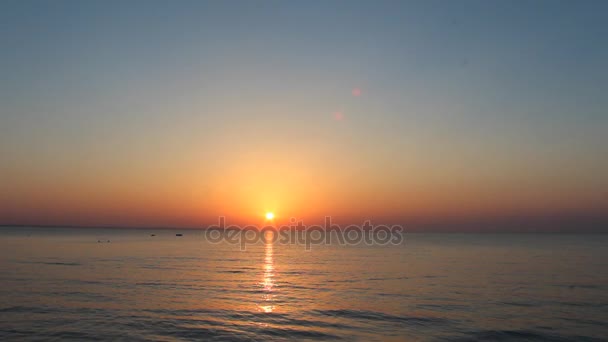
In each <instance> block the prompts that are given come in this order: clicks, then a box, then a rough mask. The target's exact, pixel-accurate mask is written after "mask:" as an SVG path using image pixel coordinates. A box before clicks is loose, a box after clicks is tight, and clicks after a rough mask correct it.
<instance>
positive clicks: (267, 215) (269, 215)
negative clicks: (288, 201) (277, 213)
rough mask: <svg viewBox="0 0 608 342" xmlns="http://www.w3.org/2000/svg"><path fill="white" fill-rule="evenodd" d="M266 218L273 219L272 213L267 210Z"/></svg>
mask: <svg viewBox="0 0 608 342" xmlns="http://www.w3.org/2000/svg"><path fill="white" fill-rule="evenodd" d="M266 219H267V220H272V219H274V213H271V212H267V213H266Z"/></svg>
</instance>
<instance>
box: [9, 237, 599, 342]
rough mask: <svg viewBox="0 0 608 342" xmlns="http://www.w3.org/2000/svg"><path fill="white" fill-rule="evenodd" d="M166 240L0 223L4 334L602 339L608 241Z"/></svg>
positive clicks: (180, 337) (154, 337) (167, 338)
mask: <svg viewBox="0 0 608 342" xmlns="http://www.w3.org/2000/svg"><path fill="white" fill-rule="evenodd" d="M175 233H176V231H172V230H156V231H152V230H92V229H88V230H82V229H81V230H78V229H49V228H47V229H33V228H3V229H0V284H1V286H0V340H3V341H7V340H16V341H27V340H52V339H72V340H93V339H106V340H117V339H122V340H130V341H131V340H133V341H137V340H142V341H182V340H237V341H238V340H243V341H250V340H260V341H268V340H287V339H298V340H314V341H317V340H346V341H351V340H361V341H372V340H379V341H404V340H480V339H481V340H550V341H554V340H558V341H560V340H603V339H605V338H607V337H608V325H607V321H608V248H607V247H608V236H606V235H532V234H529V235H509V234H502V235H472V234H450V235H447V234H428V235H421V234H409V235H407V234H406V240H405V243H404V244H403V245H399V246H388V247H382V246H336V245H331V246H313V249H312V250H311V251H306V250H305V249H304V247H303V246H286V245H279V244H274V245H273V244H263V243H261V244H258V245H254V246H248V248H247V250H246V251H240V249H239V246H235V245H229V244H211V243H207V242H205V240H204V239H203V235H202V234H203V233H202V232H201V231H180V233H183V234H184V236H182V237H177V236H175ZM150 234H156V236H151V235H150ZM108 240H109V242H108ZM98 241H101V242H98Z"/></svg>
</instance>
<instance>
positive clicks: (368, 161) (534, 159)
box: [0, 1, 608, 223]
mask: <svg viewBox="0 0 608 342" xmlns="http://www.w3.org/2000/svg"><path fill="white" fill-rule="evenodd" d="M0 7H1V10H0V23H1V24H0V25H1V26H0V46H2V51H1V52H0V75H1V77H0V119H1V120H2V124H1V125H0V158H1V159H2V164H4V165H7V169H8V170H7V171H8V172H7V174H8V175H9V176H7V180H8V182H7V184H9V183H10V184H11V185H9V186H7V187H8V190H7V191H5V194H7V195H5V196H6V198H4V200H5V201H10V198H21V201H20V202H19V204H14V208H13V209H10V210H6V212H5V213H4V216H5V217H7V220H9V218H10V220H14V221H19V220H20V219H21V218H22V216H23V215H25V214H23V213H27V212H29V211H31V209H32V208H31V207H30V206H31V205H29V204H28V203H33V202H32V200H31V199H32V198H33V197H36V198H38V197H37V196H39V195H40V194H37V192H36V191H35V190H32V189H34V188H45V187H51V188H53V189H55V188H54V185H53V184H59V183H61V184H64V183H62V182H65V183H66V184H67V185H69V184H71V185H72V187H73V190H72V191H76V192H78V191H79V190H78V189H82V188H83V187H85V188H86V186H91V187H92V188H91V189H90V190H89V191H90V192H95V191H96V190H94V189H95V188H94V187H93V186H92V184H94V183H99V182H101V183H103V184H108V186H110V187H112V186H114V187H116V188H117V189H118V188H120V187H121V185H120V184H121V183H120V182H119V181H118V180H117V178H120V177H118V176H116V175H115V174H113V173H114V172H116V173H117V174H122V175H124V174H133V177H134V178H138V177H141V175H142V174H144V173H150V174H151V175H150V176H149V177H150V180H149V182H144V183H142V185H141V187H142V188H145V187H149V186H152V184H158V183H159V182H160V183H163V179H165V178H163V177H166V178H170V179H172V178H175V177H178V176H177V175H178V174H180V172H183V170H184V169H189V170H196V172H197V174H199V175H200V177H201V178H204V179H208V180H209V181H208V182H207V183H206V182H204V181H203V182H202V183H203V184H199V185H197V186H200V189H209V188H210V187H211V188H213V187H214V185H213V184H222V188H226V187H228V188H229V187H230V186H231V185H230V184H236V183H238V184H240V183H239V182H233V181H229V180H226V179H222V178H221V177H220V176H219V175H215V174H212V173H213V172H212V171H208V169H205V168H203V167H202V165H208V164H211V163H215V164H217V163H218V161H219V163H222V165H226V166H225V167H226V168H228V169H232V168H242V169H244V170H249V169H251V168H255V165H254V164H251V165H250V164H248V163H251V162H247V161H246V160H248V159H247V158H248V157H247V156H248V155H251V156H258V155H259V154H263V153H266V151H267V152H268V154H270V155H271V156H272V157H271V159H272V161H273V163H278V164H283V163H284V164H288V161H289V162H294V161H297V162H299V163H303V164H307V165H308V164H315V163H321V164H324V166H323V167H321V166H320V167H319V168H318V169H314V171H313V170H312V169H311V170H309V172H304V171H302V174H303V175H302V177H318V179H320V181H319V183H320V184H321V185H322V186H324V187H325V188H327V189H329V188H331V185H330V184H336V183H338V185H336V188H335V189H334V190H331V191H330V190H328V191H329V192H330V193H323V195H324V196H325V195H327V197H328V198H332V199H334V200H335V201H336V202H340V201H342V200H344V198H343V197H344V196H346V197H351V196H353V194H352V193H350V192H349V191H350V190H348V191H346V190H344V189H346V188H349V189H351V188H353V187H354V188H357V187H360V189H359V190H358V191H355V192H354V194H360V195H361V197H369V196H380V197H382V198H386V201H387V203H388V204H387V207H390V208H391V210H388V209H387V210H380V211H379V212H378V215H379V216H380V217H389V216H390V217H395V216H399V215H400V214H399V213H402V212H409V211H412V213H417V214H416V215H418V214H420V215H422V214H421V213H422V212H425V211H424V210H422V209H419V211H416V210H418V209H416V210H414V209H411V208H403V207H401V206H400V205H399V204H398V203H401V202H402V199H403V198H404V197H406V198H410V197H408V194H412V193H416V194H417V195H416V196H422V197H425V196H426V197H428V199H426V200H422V202H424V203H426V204H425V205H422V204H420V205H421V206H423V207H425V208H426V207H429V206H430V207H433V208H435V207H441V205H445V206H447V207H450V208H452V209H450V210H447V209H446V210H447V211H449V212H453V211H454V210H456V209H454V208H455V207H458V205H456V204H454V203H452V202H451V201H454V199H442V198H441V196H442V195H440V193H441V191H440V190H439V189H440V188H442V187H443V188H447V189H450V191H455V192H458V193H463V192H470V195H469V196H470V197H471V198H477V200H473V199H467V200H466V201H465V202H467V203H469V202H471V203H469V204H467V208H468V209H467V210H469V211H470V210H473V209H471V208H470V207H474V206H475V203H477V202H476V201H481V200H480V198H484V200H483V201H482V202H486V201H490V202H492V203H494V206H492V210H490V209H487V210H490V211H493V210H496V208H495V207H500V208H503V206H504V203H503V202H504V201H503V200H502V199H501V198H504V196H502V194H503V193H506V194H507V197H508V198H510V200H509V201H511V202H513V203H514V204H508V205H506V206H507V207H508V209H504V208H503V209H504V210H507V211H509V210H511V211H513V210H515V211H525V212H526V213H529V212H534V211H535V210H539V209H538V208H536V207H535V206H534V205H532V203H535V202H537V201H541V202H542V201H548V202H550V204H547V206H548V207H552V208H554V211H564V210H566V211H568V210H571V211H574V212H577V213H579V212H581V211H583V212H592V213H595V212H597V211H602V210H603V209H605V208H606V199H605V198H606V191H608V190H606V189H608V180H607V177H606V176H605V175H606V174H608V161H607V159H608V157H606V156H607V155H608V153H606V152H607V150H606V146H607V145H608V144H607V143H608V141H607V140H608V138H607V137H606V136H607V135H606V131H607V129H608V114H607V109H608V98H607V97H606V96H605V94H606V90H607V89H608V68H607V67H606V61H607V60H608V44H607V43H608V38H606V37H608V24H607V23H606V20H605V13H606V11H607V10H608V4H607V3H606V2H605V1H580V2H578V1H576V2H575V1H452V2H447V1H349V2H340V1H301V2H296V1H192V2H189V1H176V2H171V1H156V2H155V1H99V2H93V1H88V2H83V1H54V2H36V1H4V2H3V3H2V4H1V5H0ZM355 88H357V89H361V91H362V94H361V96H353V95H352V90H353V89H355ZM336 112H340V113H342V115H343V117H344V120H343V122H341V123H340V124H339V125H337V124H336V123H335V122H333V121H334V120H332V116H333V115H334V114H335V113H336ZM286 155H287V156H286ZM315 156H316V157H315ZM244 160H245V161H244ZM167 165H173V166H167ZM370 165H371V166H370ZM103 167H108V170H107V172H106V171H104V172H103V173H98V172H97V171H94V172H93V171H91V170H99V169H100V168H103ZM342 169H348V170H351V171H349V172H347V173H346V174H344V176H343V178H341V180H340V179H334V178H332V177H330V176H327V175H328V174H330V175H334V174H336V173H341V174H343V173H344V171H340V170H342ZM112 170H113V171H112ZM356 170H358V171H356ZM379 170H381V171H379ZM285 171H286V172H287V173H290V172H291V171H293V170H292V169H290V168H289V167H288V166H285ZM192 172H194V171H192ZM243 172H244V171H243ZM70 175H71V176H70ZM82 175H89V176H87V177H84V178H83V179H80V178H82V177H81V176H82ZM135 175H140V176H135ZM307 175H308V176H307ZM404 175H407V176H404ZM188 177H194V176H191V175H187V176H186V178H188ZM218 177H219V178H218ZM233 177H234V179H240V180H242V179H244V178H245V177H243V176H242V175H239V174H237V175H234V176H233ZM261 177H262V176H261ZM64 178H65V179H64ZM144 178H145V176H144ZM262 178H264V177H262ZM70 179H79V181H78V182H76V181H74V180H70ZM249 181H250V182H251V183H256V184H262V183H263V184H265V186H264V188H267V189H269V188H272V189H274V190H273V191H270V192H269V193H270V195H268V196H266V197H268V198H273V197H274V199H272V200H270V199H268V201H271V202H272V201H274V202H276V201H278V202H281V201H285V199H284V198H283V197H284V196H286V195H278V194H279V193H280V194H283V193H286V192H287V190H285V188H289V187H290V184H291V183H289V182H284V183H281V182H278V183H273V182H272V181H271V180H268V179H265V178H264V180H260V179H251V180H249ZM341 182H343V184H342V183H341ZM190 183H192V182H190ZM171 184H173V183H171ZM171 184H169V183H167V184H166V188H167V189H170V188H172V185H171ZM197 184H198V183H197ZM353 184H357V185H356V186H353ZM85 185H86V186H85ZM173 185H174V184H173ZM234 186H235V187H237V185H234ZM247 186H249V187H251V188H252V189H256V190H255V191H260V190H259V189H258V187H257V186H256V185H252V184H248V185H247V184H245V185H243V184H240V185H238V187H241V188H242V187H247ZM68 188H69V186H68ZM161 188H162V186H161ZM277 189H282V190H277ZM530 189H533V190H530ZM53 191H58V190H53ZM117 191H118V190H117ZM200 191H203V190H200ZM218 191H219V190H218ZM252 191H254V190H252ZM135 192H137V191H135ZM530 192H532V194H531V193H530ZM346 194H347V195H346ZM420 194H423V195H420ZM424 194H426V195H424ZM431 194H432V195H431ZM115 195H116V196H122V195H124V194H122V193H120V191H118V192H117V193H116V194H115ZM317 195H321V193H319V194H317ZM40 196H42V195H40ZM108 196H110V195H108ZM201 196H202V195H201ZM235 196H236V195H235ZM238 196H241V197H247V195H244V194H240V195H238ZM282 196H283V197H282ZM463 196H464V197H467V196H465V195H463ZM476 196H477V197H476ZM480 196H481V197H480ZM484 196H485V197H484ZM43 197H44V196H43ZM84 197H86V194H84V193H83V194H82V198H84ZM261 197H264V198H266V197H265V196H261ZM302 197H303V198H304V197H306V196H305V195H302ZM426 197H425V198H426ZM44 198H46V197H44ZM78 198H80V197H78ZM82 198H81V199H82ZM212 198H214V197H213V196H212ZM280 198H283V199H280ZM45 201H47V200H42V199H40V202H39V203H42V204H44V203H46V202H45ZM74 201H76V199H74ZM133 201H136V199H133ZM179 201H180V199H177V198H176V199H175V203H177V202H179ZM409 201H411V199H409ZM446 201H447V202H448V203H447V204H446V203H444V202H446ZM243 202H247V200H245V199H243ZM346 202H347V203H348V205H345V208H342V207H336V208H333V207H332V209H328V210H335V211H338V212H341V213H342V212H344V213H348V212H350V211H352V210H349V208H363V207H365V205H366V202H365V201H361V202H357V203H350V202H349V201H346ZM422 202H421V203H422ZM427 202H428V203H427ZM554 202H555V203H554ZM172 203H173V202H172ZM509 203H510V202H509ZM516 203H529V204H526V205H522V206H518V205H516ZM100 205H101V204H99V202H95V201H93V202H91V204H90V205H89V206H88V207H87V210H89V211H90V212H95V210H94V209H95V208H99V206H100ZM132 205H134V204H132ZM42 206H43V207H44V205H42ZM193 206H194V205H193ZM243 206H244V207H247V206H246V205H243ZM65 207H68V204H67V202H66V204H65ZM89 207H90V208H89ZM410 209H411V210H410ZM546 209H547V208H545V207H543V208H542V210H546ZM83 210H84V209H83ZM108 210H109V209H108ZM292 210H295V209H293V208H292ZM370 210H371V209H370ZM434 210H435V209H434ZM437 210H439V209H436V210H435V211H437ZM458 210H464V209H462V208H461V209H458ZM458 210H456V211H458ZM89 211H87V213H89ZM319 211H321V209H319ZM435 211H433V213H432V215H435V214H436V213H435ZM439 211H440V210H439ZM49 212H51V210H50V209H49ZM61 212H62V213H67V214H64V215H63V216H62V215H59V214H57V215H51V216H52V217H55V218H57V217H58V218H57V220H59V221H61V222H64V221H70V220H71V219H73V218H71V217H70V214H69V211H67V210H64V211H61ZM101 212H104V213H105V212H106V211H103V210H101V211H100V213H101ZM138 213H139V212H138ZM0 214H1V213H0ZM49 215H50V214H49ZM83 215H84V214H83ZM87 215H89V216H91V217H96V216H95V215H93V214H91V213H89V214H87ZM125 215H126V214H125ZM133 215H135V216H137V215H140V214H133ZM345 215H346V214H345ZM383 215H384V216H383ZM412 215H414V214H412ZM429 215H431V214H429ZM89 216H87V217H89ZM99 216H103V215H102V214H99ZM126 216H129V215H126ZM406 216H407V215H406ZM44 217H46V216H42V218H41V219H42V220H43V219H44ZM120 217H122V216H120ZM129 217H131V216H129ZM163 219H165V218H163ZM88 220H90V222H97V221H95V219H94V218H90V219H88ZM166 220H168V221H167V222H169V223H171V221H170V219H166ZM193 220H194V219H193ZM117 221H120V220H119V219H117ZM144 221H145V220H144ZM186 221H187V220H186ZM87 222H89V221H87ZM146 222H147V221H146ZM188 222H190V221H188ZM117 223H120V222H117Z"/></svg>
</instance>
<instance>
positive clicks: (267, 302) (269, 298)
mask: <svg viewBox="0 0 608 342" xmlns="http://www.w3.org/2000/svg"><path fill="white" fill-rule="evenodd" d="M272 234H273V233H272V232H266V234H265V235H264V238H265V240H266V244H265V247H264V276H263V279H262V286H263V287H264V295H263V300H264V302H263V303H262V304H261V305H259V309H260V310H261V311H263V312H273V311H274V309H275V307H274V305H273V290H274V289H273V288H274V259H273V243H272Z"/></svg>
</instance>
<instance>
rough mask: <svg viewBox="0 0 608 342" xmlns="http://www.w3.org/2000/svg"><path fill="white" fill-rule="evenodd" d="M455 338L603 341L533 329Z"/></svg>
mask: <svg viewBox="0 0 608 342" xmlns="http://www.w3.org/2000/svg"><path fill="white" fill-rule="evenodd" d="M466 335H467V336H460V337H455V338H448V339H447V340H449V341H457V342H461V341H548V342H565V341H589V342H595V341H602V340H600V339H597V338H592V337H585V336H571V335H568V336H566V335H557V334H548V333H543V332H540V331H531V330H481V331H473V332H469V333H467V334H466Z"/></svg>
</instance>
